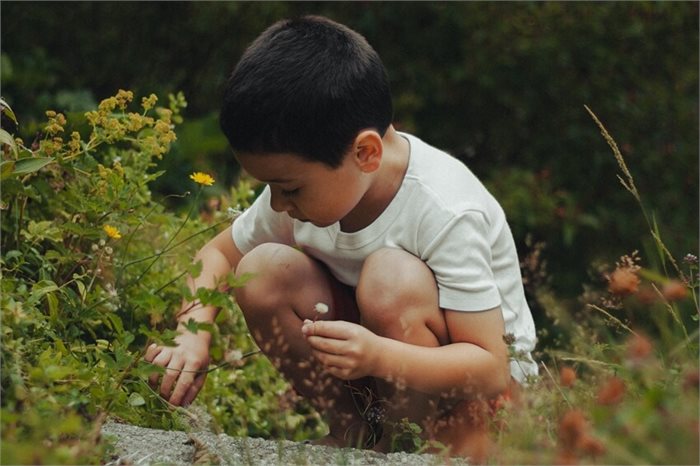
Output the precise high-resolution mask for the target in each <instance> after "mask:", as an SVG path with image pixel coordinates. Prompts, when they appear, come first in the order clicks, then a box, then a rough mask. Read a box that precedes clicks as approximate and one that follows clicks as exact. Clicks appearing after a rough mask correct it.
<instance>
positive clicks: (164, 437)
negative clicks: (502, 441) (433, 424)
mask: <svg viewBox="0 0 700 466" xmlns="http://www.w3.org/2000/svg"><path fill="white" fill-rule="evenodd" d="M194 430H196V429H194ZM102 434H103V436H105V437H110V438H111V439H112V440H114V447H115V450H114V454H113V456H112V458H109V459H107V461H108V462H107V463H106V465H107V466H120V465H134V466H146V465H161V464H167V465H173V466H180V465H191V464H222V465H251V466H253V465H255V466H256V465H284V466H286V465H308V466H316V465H318V466H326V465H358V466H359V465H390V466H391V465H397V466H398V465H410V466H428V465H440V464H446V463H447V462H448V461H449V464H454V465H460V464H462V465H467V464H468V463H467V462H466V461H463V460H460V459H455V458H450V459H449V460H448V459H446V458H443V457H440V456H436V455H416V454H409V453H391V454H388V455H384V454H381V453H376V452H373V451H369V450H358V449H354V448H332V447H325V446H318V445H307V444H303V443H297V442H291V441H288V440H264V439H259V438H249V437H246V438H238V437H229V436H228V435H225V434H218V435H217V434H215V433H212V432H210V431H208V430H206V429H202V430H199V431H193V432H189V433H187V432H181V431H164V430H157V429H147V428H144V427H137V426H133V425H128V424H118V423H116V422H113V421H110V422H107V423H105V425H104V426H103V427H102Z"/></svg>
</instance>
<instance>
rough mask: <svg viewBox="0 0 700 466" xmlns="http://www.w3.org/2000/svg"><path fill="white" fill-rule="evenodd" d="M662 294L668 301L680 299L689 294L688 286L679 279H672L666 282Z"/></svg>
mask: <svg viewBox="0 0 700 466" xmlns="http://www.w3.org/2000/svg"><path fill="white" fill-rule="evenodd" d="M661 294H663V295H664V298H666V299H667V300H668V301H680V300H681V299H685V297H686V296H688V288H687V287H686V286H685V284H683V283H682V282H680V281H678V280H670V281H668V282H666V283H665V284H664V286H663V289H662V290H661Z"/></svg>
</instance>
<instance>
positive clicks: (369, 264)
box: [356, 248, 438, 331]
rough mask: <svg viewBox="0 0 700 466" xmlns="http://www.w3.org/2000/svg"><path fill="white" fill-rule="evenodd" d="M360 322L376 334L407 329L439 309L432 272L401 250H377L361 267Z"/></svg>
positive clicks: (358, 301) (359, 291) (359, 288)
mask: <svg viewBox="0 0 700 466" xmlns="http://www.w3.org/2000/svg"><path fill="white" fill-rule="evenodd" d="M356 294H357V304H358V308H359V309H360V314H361V315H362V321H363V323H364V324H366V325H367V326H368V327H370V328H372V329H373V330H375V331H381V330H386V329H388V328H387V327H396V326H399V327H406V326H408V325H411V324H412V323H413V322H411V321H412V320H416V319H418V320H422V321H424V320H425V319H426V314H427V313H430V312H434V311H435V310H436V309H437V308H438V296H437V284H436V282H435V277H434V275H433V272H432V271H431V270H430V268H428V266H427V265H426V264H425V263H424V262H423V261H422V260H420V259H419V258H418V257H416V256H414V255H412V254H410V253H408V252H406V251H403V250H401V249H389V248H386V249H380V250H378V251H376V252H374V253H372V254H371V255H370V256H369V257H368V258H367V259H366V260H365V263H364V264H363V267H362V271H361V273H360V281H359V283H358V285H357V291H356Z"/></svg>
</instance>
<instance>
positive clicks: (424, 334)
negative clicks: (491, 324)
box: [356, 249, 487, 456]
mask: <svg viewBox="0 0 700 466" xmlns="http://www.w3.org/2000/svg"><path fill="white" fill-rule="evenodd" d="M356 296H357V305H358V308H359V310H360V316H361V319H362V325H364V326H365V327H367V328H368V329H370V330H372V331H373V332H374V333H376V334H378V335H381V336H384V337H388V338H393V339H395V340H399V341H403V342H406V343H411V344H414V345H420V346H428V347H436V346H441V345H446V344H448V343H449V342H450V337H449V333H448V330H447V324H446V322H445V317H444V311H442V310H441V309H440V307H439V305H438V290H437V284H436V282H435V278H434V276H433V273H432V271H431V270H430V269H429V268H428V266H427V265H426V264H425V263H424V262H423V261H421V260H420V259H419V258H417V257H415V256H413V255H411V254H409V253H407V252H405V251H403V250H399V249H381V250H379V251H377V252H375V253H373V254H372V255H370V256H369V257H368V258H367V260H366V261H365V264H364V265H363V268H362V272H361V275H360V282H359V283H358V287H357V290H356ZM436 363H437V364H439V361H437V362H436ZM376 382H377V387H378V390H379V397H380V398H384V399H386V403H385V408H386V410H387V421H388V422H389V423H390V424H391V423H396V422H398V421H400V420H401V419H403V418H407V419H408V420H409V421H410V422H414V423H416V424H418V425H419V426H421V427H422V429H423V432H424V437H425V438H427V439H430V440H436V441H438V442H440V443H443V444H445V445H446V446H448V447H449V448H450V454H452V455H461V456H474V455H475V454H476V453H478V452H477V451H476V447H479V446H480V445H477V444H481V443H483V440H484V436H485V435H486V432H487V429H486V425H485V424H486V423H485V422H482V421H484V418H483V416H482V415H481V411H479V412H475V411H474V409H475V408H479V409H481V405H480V403H479V402H477V401H475V402H466V401H465V402H458V401H459V400H455V397H454V396H453V395H452V394H450V393H446V394H444V395H443V396H436V395H428V394H425V393H421V392H417V391H414V390H411V389H409V388H406V387H405V385H404V384H403V383H402V381H400V380H394V381H382V380H377V381H376ZM450 399H452V400H455V403H453V406H454V408H455V409H448V410H447V411H445V410H444V409H443V408H444V404H445V402H446V401H448V400H450ZM391 430H392V429H391V425H389V426H386V425H385V429H384V436H383V437H382V439H381V441H380V444H379V445H377V449H379V450H383V451H386V450H387V449H388V448H389V447H390V444H391V437H392V433H391Z"/></svg>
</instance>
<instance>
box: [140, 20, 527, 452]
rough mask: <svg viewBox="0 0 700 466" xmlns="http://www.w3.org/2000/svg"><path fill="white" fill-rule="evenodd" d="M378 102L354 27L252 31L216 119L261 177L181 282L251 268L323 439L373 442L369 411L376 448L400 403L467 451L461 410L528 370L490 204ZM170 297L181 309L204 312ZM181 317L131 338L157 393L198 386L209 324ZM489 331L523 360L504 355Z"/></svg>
mask: <svg viewBox="0 0 700 466" xmlns="http://www.w3.org/2000/svg"><path fill="white" fill-rule="evenodd" d="M392 112H393V109H392V103H391V96H390V91H389V85H388V79H387V76H386V72H385V70H384V67H383V65H382V62H381V60H380V59H379V57H378V55H377V54H376V52H375V51H374V50H373V49H372V47H371V46H370V45H369V44H368V43H367V42H366V41H365V39H364V38H363V37H362V36H360V35H359V34H358V33H356V32H354V31H352V30H350V29H348V28H347V27H345V26H342V25H340V24H337V23H335V22H333V21H331V20H329V19H326V18H322V17H303V18H299V19H295V20H285V21H280V22H278V23H276V24H274V25H273V26H271V27H270V28H268V29H267V30H266V31H264V32H263V33H262V34H261V35H260V36H259V37H258V38H257V39H256V40H255V41H254V42H253V43H252V44H251V45H250V46H249V48H248V49H247V50H246V52H245V53H244V54H243V56H242V58H241V59H240V61H239V63H238V64H237V66H236V68H235V70H234V72H233V74H232V75H231V77H230V79H229V81H228V83H227V89H226V93H225V97H224V103H223V108H222V111H221V117H220V121H221V127H222V129H223V131H224V133H225V134H226V136H227V138H228V139H229V142H230V143H231V146H232V147H233V149H234V152H235V154H236V157H237V159H238V161H239V163H240V165H241V166H242V167H243V168H244V169H245V170H246V171H247V172H248V173H249V174H251V175H252V176H253V177H255V178H256V179H258V180H260V181H261V182H264V183H266V184H267V185H268V186H267V187H266V188H265V190H264V191H263V193H262V194H261V195H260V197H259V198H258V199H257V200H256V202H255V203H254V204H253V205H252V206H251V208H250V209H248V210H247V211H246V212H244V213H243V214H242V215H241V216H239V217H238V218H237V219H236V220H235V221H234V222H233V224H232V226H231V227H229V228H227V229H226V230H225V231H223V232H222V233H220V234H219V235H218V236H216V237H215V238H214V239H213V240H211V241H210V242H209V243H208V244H207V245H205V246H204V247H203V248H202V249H201V250H200V251H199V253H198V254H197V255H196V257H195V260H201V261H202V263H203V270H202V273H201V275H200V276H199V277H198V278H196V279H194V280H192V279H190V286H191V287H192V288H193V289H196V288H198V287H214V286H216V285H217V280H218V279H220V278H221V277H223V276H225V275H226V274H227V273H229V272H230V271H231V270H232V269H233V270H235V271H236V274H237V275H242V274H245V273H251V274H253V278H252V279H251V280H250V281H249V282H248V283H247V284H246V285H245V286H244V287H242V288H239V289H236V290H235V296H236V300H237V302H238V304H239V306H240V308H241V309H242V311H243V313H244V316H245V318H246V322H247V324H248V327H249V329H250V331H251V334H252V335H253V337H254V338H255V340H256V342H257V343H258V345H259V346H260V347H261V349H262V351H263V352H264V353H265V354H266V355H267V356H268V357H269V358H270V359H271V360H272V361H273V363H274V364H275V365H276V367H277V368H278V369H279V370H280V371H281V372H282V374H284V376H285V377H286V378H287V379H288V380H289V381H290V382H291V383H292V385H293V386H294V388H295V389H296V390H297V391H298V392H299V393H300V394H301V395H303V396H305V397H306V398H308V399H309V400H310V401H311V403H312V404H313V405H314V406H315V407H316V408H317V409H318V410H319V412H320V413H321V414H322V415H323V416H324V418H325V419H326V421H327V422H328V425H329V428H330V432H329V434H328V436H327V437H326V438H325V439H323V440H322V443H324V444H330V445H343V446H345V445H356V444H358V443H359V442H364V441H365V440H366V437H368V436H370V437H372V438H371V440H377V437H379V433H380V431H379V429H378V428H377V424H381V421H384V422H383V427H384V435H382V436H381V438H379V441H378V443H377V445H376V446H375V448H376V449H378V450H383V451H386V450H387V448H388V447H389V444H390V441H391V435H392V428H393V427H394V426H396V425H397V423H398V422H399V421H400V420H401V419H403V418H407V419H408V420H409V421H411V422H415V423H417V424H419V425H420V426H421V427H422V428H423V432H424V435H425V436H426V438H428V439H432V440H436V441H438V442H440V443H442V444H444V445H446V446H447V447H449V449H450V453H451V454H453V455H471V456H474V455H476V454H477V453H478V452H477V449H478V447H479V446H480V443H481V440H482V439H483V435H484V433H485V430H486V429H485V423H484V419H483V416H482V414H483V413H481V414H479V413H477V411H478V409H477V408H478V407H479V406H482V405H483V401H484V400H493V399H495V398H496V397H498V396H499V395H501V394H504V393H506V392H507V391H508V390H509V387H510V385H511V383H512V380H513V379H515V380H517V381H518V382H523V381H524V379H525V377H526V376H528V375H533V374H535V373H536V372H537V368H536V365H535V364H534V362H532V360H531V359H529V352H530V351H532V349H533V348H534V343H535V328H534V324H533V320H532V316H531V314H530V310H529V309H528V307H527V303H526V301H525V297H524V293H523V288H522V281H521V276H520V270H519V261H518V258H517V253H516V250H515V246H514V242H513V239H512V235H511V233H510V230H509V228H508V225H507V223H506V220H505V215H504V213H503V211H502V209H501V208H500V206H499V205H498V203H497V202H496V201H495V200H494V199H493V197H491V195H490V194H489V193H488V192H487V191H486V189H485V188H484V187H483V185H482V184H481V183H480V182H479V181H478V180H477V179H476V177H475V176H474V175H473V174H472V173H471V172H470V171H469V170H468V169H467V168H466V167H465V166H464V165H463V164H462V163H461V162H459V161H457V160H456V159H453V158H452V157H450V156H448V155H447V154H445V153H443V152H440V151H439V150H437V149H435V148H433V147H431V146H429V145H428V144H426V143H425V142H423V141H421V140H420V139H418V138H416V137H414V136H411V135H408V134H403V133H399V132H397V131H396V130H395V129H394V128H393V126H392V125H391V119H392ZM185 309H188V310H187V312H182V313H181V315H180V316H179V321H180V322H186V321H188V320H189V319H195V320H197V321H205V322H212V321H213V320H214V317H215V315H216V312H217V311H216V310H215V309H213V308H210V307H203V306H201V305H199V306H197V305H195V306H194V307H192V306H191V305H190V303H185V304H184V305H183V310H185ZM180 329H181V331H182V334H181V335H179V336H178V338H177V343H178V346H176V347H158V346H155V345H153V346H152V347H151V348H149V349H148V351H147V353H146V360H148V361H151V362H153V363H154V364H158V365H161V366H164V367H166V368H167V369H168V370H166V373H165V375H164V376H163V380H162V382H161V384H160V392H161V394H162V395H163V396H164V397H165V398H167V399H169V401H170V402H171V403H173V404H176V405H178V404H189V403H190V402H192V400H193V399H194V398H195V396H196V395H197V393H198V391H199V390H200V388H201V387H202V384H203V383H204V377H205V373H203V372H200V373H198V372H197V371H201V370H202V369H205V368H206V366H207V364H208V347H209V339H210V336H209V334H208V333H206V332H198V333H196V334H194V333H191V332H188V331H187V330H185V329H184V327H183V326H182V325H180ZM506 334H511V335H512V336H511V339H513V340H514V343H513V346H514V347H515V349H517V350H518V351H520V352H522V354H524V355H525V360H524V361H523V360H520V361H510V363H509V360H508V348H507V345H506V343H504V335H506ZM520 359H522V358H520ZM157 381H158V376H157V375H156V376H154V377H153V378H152V381H151V382H152V383H153V384H156V383H157ZM348 381H350V382H348ZM366 387H371V388H372V390H373V392H375V391H376V393H377V394H378V396H379V397H380V398H381V399H382V400H385V401H383V402H382V404H381V405H377V404H376V403H375V404H374V408H376V407H377V406H380V407H381V410H379V411H383V413H382V415H381V416H378V415H377V410H376V409H373V410H372V411H373V412H374V419H373V421H374V422H373V424H371V425H368V424H367V423H366V421H367V419H366V418H367V417H368V416H367V411H368V410H367V409H366V406H358V399H357V398H361V397H358V396H357V395H358V394H360V395H366V394H367V393H373V392H370V391H367V390H366ZM361 411H362V413H361ZM378 418H379V419H378ZM368 428H369V430H368Z"/></svg>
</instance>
